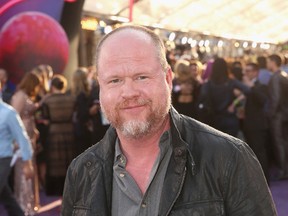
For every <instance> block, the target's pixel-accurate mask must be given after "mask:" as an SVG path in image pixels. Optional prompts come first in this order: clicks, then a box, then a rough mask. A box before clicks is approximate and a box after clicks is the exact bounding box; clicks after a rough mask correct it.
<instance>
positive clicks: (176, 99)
mask: <svg viewBox="0 0 288 216" xmlns="http://www.w3.org/2000/svg"><path fill="white" fill-rule="evenodd" d="M178 83H179V87H180V90H179V91H178V92H176V93H173V94H172V104H173V106H174V108H175V109H176V110H177V111H178V112H179V113H181V114H184V115H186V116H189V117H192V118H196V117H197V115H196V113H197V112H196V106H197V105H196V100H195V97H194V94H193V93H194V88H195V87H196V81H195V80H194V79H193V78H192V77H191V78H190V79H184V80H178Z"/></svg>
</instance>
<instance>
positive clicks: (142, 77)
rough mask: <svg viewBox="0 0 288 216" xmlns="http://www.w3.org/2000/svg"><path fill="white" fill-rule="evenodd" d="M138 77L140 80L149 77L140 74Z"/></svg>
mask: <svg viewBox="0 0 288 216" xmlns="http://www.w3.org/2000/svg"><path fill="white" fill-rule="evenodd" d="M137 79H138V80H144V79H147V77H146V76H138V77H137Z"/></svg>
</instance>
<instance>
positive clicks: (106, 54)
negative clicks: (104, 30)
mask: <svg viewBox="0 0 288 216" xmlns="http://www.w3.org/2000/svg"><path fill="white" fill-rule="evenodd" d="M154 48H155V45H154V43H153V41H152V39H151V37H150V36H149V35H148V34H147V33H145V32H141V31H139V30H134V29H124V30H120V31H119V32H115V33H114V34H112V35H111V36H110V37H109V38H107V39H106V40H105V41H104V42H103V44H102V47H101V49H100V50H99V52H100V53H99V60H102V59H103V58H110V57H113V56H116V55H118V54H120V55H121V56H125V55H127V56H129V55H134V54H135V53H140V54H141V53H143V52H145V51H147V50H149V52H151V53H153V49H154ZM154 50H155V49H154Z"/></svg>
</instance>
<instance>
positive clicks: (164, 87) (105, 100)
mask: <svg viewBox="0 0 288 216" xmlns="http://www.w3.org/2000/svg"><path fill="white" fill-rule="evenodd" d="M96 67H97V73H98V80H99V85H100V103H101V107H102V109H103V111H104V112H105V114H106V116H107V118H108V120H109V121H110V122H111V125H112V127H110V128H109V129H108V131H107V133H106V135H105V137H104V138H103V139H102V140H101V141H100V142H99V143H98V144H96V145H94V146H93V147H91V148H90V149H88V150H87V151H86V152H85V153H83V154H82V155H80V156H79V157H78V158H77V159H76V160H74V161H73V162H72V163H71V165H70V168H69V170H68V172H67V177H66V183H65V188H64V195H63V206H62V215H72V214H74V215H101V216H104V215H112V216H115V215H129V216H130V215H149V216H153V215H225V214H226V215H255V216H256V215H257V216H258V215H267V216H268V215H269V216H271V215H276V212H275V208H274V204H273V201H272V198H271V194H270V192H269V189H268V187H267V184H266V182H265V179H264V176H263V174H262V170H261V168H260V165H259V163H258V162H257V160H256V159H255V156H254V155H253V153H252V151H251V150H250V149H249V148H248V147H247V146H246V145H245V144H244V143H242V142H241V141H240V140H237V139H235V138H233V137H230V136H228V135H225V134H223V133H221V132H218V131H216V130H214V129H212V128H210V127H208V126H206V125H203V124H201V123H199V122H197V121H195V120H193V119H191V118H188V117H186V116H183V115H180V114H178V113H177V112H176V111H175V110H174V108H172V107H171V90H172V71H171V69H170V67H169V65H168V63H167V61H166V58H165V49H164V45H163V44H162V42H161V40H160V38H159V37H158V36H157V35H156V34H154V33H153V32H152V31H150V30H148V29H146V28H144V27H137V26H125V27H121V28H118V29H116V30H114V31H113V32H112V33H110V34H108V35H107V36H105V37H104V38H103V39H102V41H101V42H100V44H99V45H98V48H97V50H96Z"/></svg>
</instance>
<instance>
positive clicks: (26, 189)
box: [11, 71, 41, 215]
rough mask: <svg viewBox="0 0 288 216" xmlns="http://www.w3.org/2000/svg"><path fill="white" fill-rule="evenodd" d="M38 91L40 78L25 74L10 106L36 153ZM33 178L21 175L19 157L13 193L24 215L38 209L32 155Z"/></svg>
mask: <svg viewBox="0 0 288 216" xmlns="http://www.w3.org/2000/svg"><path fill="white" fill-rule="evenodd" d="M39 89H40V78H39V77H38V76H37V75H36V74H35V73H34V72H33V71H32V72H29V73H26V74H25V75H24V77H23V78H22V80H21V82H20V83H19V84H18V86H17V91H16V92H15V94H14V95H13V97H12V99H11V105H12V106H13V107H14V108H15V110H16V111H17V112H18V113H19V115H20V117H21V119H22V121H23V123H24V126H25V129H26V131H27V133H28V136H29V138H30V141H31V143H32V146H33V150H34V151H36V140H37V138H38V136H39V132H38V131H37V129H36V124H35V117H34V114H35V111H36V110H37V109H38V107H39V103H41V102H39V103H35V99H36V96H37V94H38V91H39ZM33 156H34V158H33V167H34V171H35V174H34V178H33V179H28V180H27V179H26V178H25V175H24V173H23V166H24V162H23V159H22V158H21V157H20V158H19V159H18V160H17V162H16V164H15V169H14V191H15V195H16V198H17V200H18V202H19V204H20V206H21V208H22V209H23V210H24V212H25V214H28V215H34V214H35V211H37V210H38V209H39V205H40V201H39V183H38V174H37V165H36V161H35V157H36V155H35V154H34V155H33Z"/></svg>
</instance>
